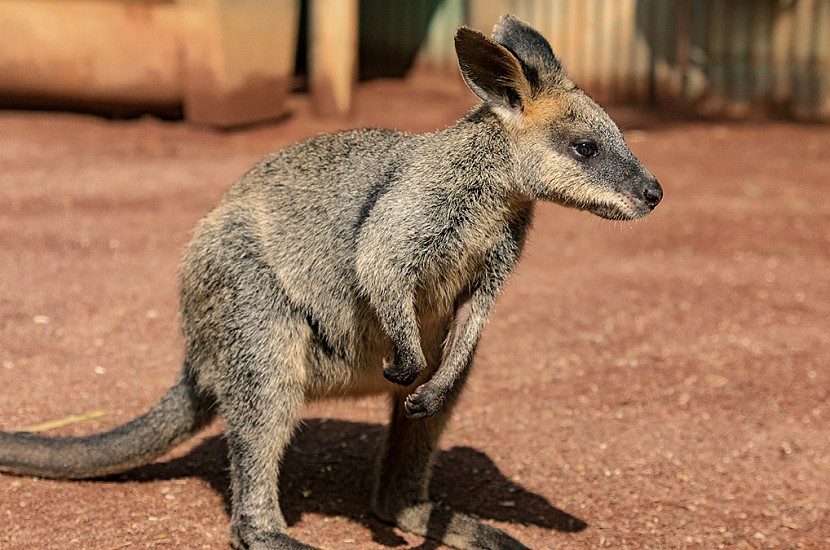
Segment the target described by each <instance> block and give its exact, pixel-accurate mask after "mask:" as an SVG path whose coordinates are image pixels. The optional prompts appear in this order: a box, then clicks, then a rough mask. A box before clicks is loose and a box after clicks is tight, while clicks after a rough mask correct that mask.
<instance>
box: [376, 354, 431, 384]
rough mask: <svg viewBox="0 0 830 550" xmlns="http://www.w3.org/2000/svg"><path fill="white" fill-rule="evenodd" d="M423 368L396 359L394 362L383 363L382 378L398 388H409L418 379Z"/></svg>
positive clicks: (409, 361) (407, 361) (404, 360)
mask: <svg viewBox="0 0 830 550" xmlns="http://www.w3.org/2000/svg"><path fill="white" fill-rule="evenodd" d="M422 370H423V368H421V367H419V366H418V364H417V363H416V362H415V361H412V360H406V359H404V358H398V357H396V358H395V360H394V361H389V360H384V361H383V376H384V378H386V379H387V380H389V381H390V382H394V383H395V384H398V385H400V386H409V385H411V384H413V383H414V382H415V380H417V379H418V377H419V376H420V375H421V371H422Z"/></svg>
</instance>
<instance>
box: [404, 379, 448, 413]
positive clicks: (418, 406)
mask: <svg viewBox="0 0 830 550" xmlns="http://www.w3.org/2000/svg"><path fill="white" fill-rule="evenodd" d="M443 405H444V398H443V396H442V395H441V393H440V392H438V391H437V390H436V389H434V388H432V387H431V386H430V385H429V384H424V385H423V386H419V387H418V388H416V389H415V391H414V392H412V393H411V394H410V395H409V396H408V397H407V398H406V402H405V403H404V410H405V411H406V416H407V417H408V418H409V419H410V420H421V419H424V418H427V417H429V416H432V415H434V414H435V413H437V412H438V411H439V410H440V409H441V407H442V406H443Z"/></svg>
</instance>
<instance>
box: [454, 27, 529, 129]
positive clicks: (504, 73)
mask: <svg viewBox="0 0 830 550" xmlns="http://www.w3.org/2000/svg"><path fill="white" fill-rule="evenodd" d="M455 52H456V54H457V55H458V65H459V67H460V68H461V75H462V76H463V77H464V81H465V82H466V83H467V86H469V87H470V89H471V90H472V91H473V93H475V94H476V95H477V96H478V97H480V98H481V99H482V100H483V101H486V102H487V103H490V104H491V105H492V106H493V107H495V108H497V109H498V110H502V109H503V110H504V114H510V115H516V114H520V113H521V112H522V109H523V105H524V102H525V101H527V100H528V99H530V95H531V89H530V83H529V82H528V81H527V78H526V77H525V75H524V71H523V70H522V64H521V62H520V61H519V60H518V59H517V58H516V56H515V55H513V54H512V53H510V51H509V50H508V49H507V48H505V47H504V46H502V45H500V44H496V43H495V42H494V41H492V40H490V39H489V38H487V37H486V36H484V35H483V34H482V33H480V32H478V31H474V30H472V29H469V28H467V27H461V28H460V29H458V32H457V33H456V34H455Z"/></svg>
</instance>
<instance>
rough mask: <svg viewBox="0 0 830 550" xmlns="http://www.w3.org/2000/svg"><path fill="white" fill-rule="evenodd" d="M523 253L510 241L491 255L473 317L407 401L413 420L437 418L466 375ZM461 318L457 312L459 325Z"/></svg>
mask: <svg viewBox="0 0 830 550" xmlns="http://www.w3.org/2000/svg"><path fill="white" fill-rule="evenodd" d="M520 250H521V249H520V244H519V243H517V242H516V241H515V240H513V239H507V240H505V241H504V242H503V243H502V244H501V246H499V247H497V248H495V249H493V250H492V251H491V252H490V254H488V256H487V258H486V262H485V275H484V277H483V279H482V280H481V281H480V283H479V285H478V287H477V288H476V290H475V291H474V292H473V295H472V297H471V298H470V300H469V314H468V315H467V318H466V319H465V320H464V321H463V322H462V324H461V326H460V328H458V329H457V330H456V334H455V337H454V338H452V340H451V341H450V342H449V344H448V345H449V349H447V350H446V351H445V353H444V358H443V360H442V361H441V366H440V367H439V368H438V370H437V371H435V374H433V376H432V378H431V379H430V380H429V381H428V382H426V383H425V384H422V385H421V386H418V388H417V389H416V390H415V391H414V392H413V393H412V394H411V395H409V396H408V397H407V398H406V403H405V410H406V415H407V416H408V417H409V418H411V419H413V420H419V419H422V418H426V417H428V416H432V415H434V414H435V413H436V412H438V411H439V410H440V409H441V407H442V406H444V402H445V400H446V398H447V396H448V395H449V394H450V392H451V391H452V390H453V388H454V387H455V386H456V385H457V384H458V383H459V382H460V381H461V379H462V378H463V377H464V376H466V373H467V369H468V368H469V365H470V363H471V362H472V359H473V353H474V352H475V348H476V345H478V340H479V337H480V336H481V331H482V329H483V328H484V324H485V323H486V322H487V317H488V316H489V315H490V310H491V309H492V307H493V304H494V303H495V302H496V297H497V296H498V294H499V292H500V291H501V288H502V286H503V285H504V281H505V280H506V279H507V276H508V275H509V274H510V271H511V270H512V268H513V266H514V265H515V263H516V260H517V259H518V257H519V253H520ZM459 316H460V315H459V313H458V312H457V313H456V320H455V322H456V323H458V322H459Z"/></svg>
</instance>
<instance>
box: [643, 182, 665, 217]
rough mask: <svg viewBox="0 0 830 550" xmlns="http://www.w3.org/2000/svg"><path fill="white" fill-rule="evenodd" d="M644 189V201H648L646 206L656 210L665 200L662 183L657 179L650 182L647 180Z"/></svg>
mask: <svg viewBox="0 0 830 550" xmlns="http://www.w3.org/2000/svg"><path fill="white" fill-rule="evenodd" d="M642 189H643V200H645V201H646V204H647V205H648V207H649V208H650V209H652V210H654V208H655V207H656V206H657V205H658V204H660V200H661V199H662V198H663V188H662V187H660V183H659V182H658V181H657V179H656V178H651V179H650V180H646V182H645V184H644V185H643V188H642Z"/></svg>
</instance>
